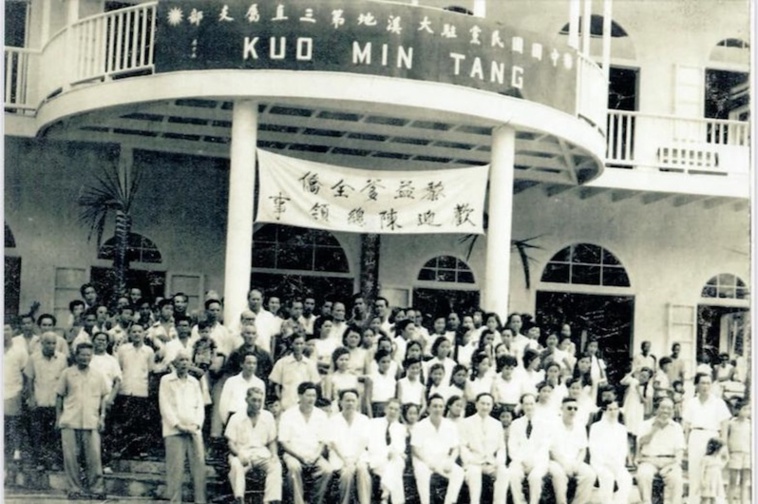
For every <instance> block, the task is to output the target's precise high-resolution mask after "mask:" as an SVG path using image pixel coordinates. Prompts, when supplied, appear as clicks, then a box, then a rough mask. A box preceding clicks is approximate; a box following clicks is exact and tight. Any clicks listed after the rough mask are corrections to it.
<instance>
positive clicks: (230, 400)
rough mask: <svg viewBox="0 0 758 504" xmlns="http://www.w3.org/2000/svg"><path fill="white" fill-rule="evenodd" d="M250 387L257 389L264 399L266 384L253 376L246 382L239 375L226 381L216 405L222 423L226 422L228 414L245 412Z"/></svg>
mask: <svg viewBox="0 0 758 504" xmlns="http://www.w3.org/2000/svg"><path fill="white" fill-rule="evenodd" d="M251 387H257V388H259V389H260V390H261V391H262V392H263V397H266V384H265V383H263V380H261V379H260V378H258V377H257V376H255V375H252V376H251V377H250V379H249V380H246V379H245V377H244V376H243V375H242V373H240V374H238V375H235V376H232V377H230V378H229V379H228V380H226V383H224V388H223V389H222V390H221V398H220V399H219V404H218V410H219V413H220V414H221V419H222V421H226V420H227V418H228V417H229V414H230V413H236V412H237V411H245V410H247V390H248V389H249V388H251Z"/></svg>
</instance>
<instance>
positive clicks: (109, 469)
mask: <svg viewBox="0 0 758 504" xmlns="http://www.w3.org/2000/svg"><path fill="white" fill-rule="evenodd" d="M103 474H113V469H111V468H110V467H109V466H105V467H103Z"/></svg>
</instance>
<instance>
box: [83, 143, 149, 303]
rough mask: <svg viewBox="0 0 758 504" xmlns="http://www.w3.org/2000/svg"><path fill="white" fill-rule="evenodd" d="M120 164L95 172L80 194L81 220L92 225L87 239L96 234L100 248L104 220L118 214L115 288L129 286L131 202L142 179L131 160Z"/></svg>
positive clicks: (115, 235)
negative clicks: (127, 276)
mask: <svg viewBox="0 0 758 504" xmlns="http://www.w3.org/2000/svg"><path fill="white" fill-rule="evenodd" d="M121 159H122V161H120V162H119V165H118V166H114V165H110V166H109V167H107V168H106V169H105V170H104V171H103V173H102V175H99V176H98V175H96V176H95V178H96V179H97V182H96V183H95V184H92V185H86V186H84V187H83V188H82V191H81V193H80V195H79V206H80V207H81V213H80V215H79V219H80V221H81V222H82V223H83V224H84V225H85V226H86V227H87V228H88V229H89V235H88V236H87V240H92V237H93V235H94V236H96V237H97V248H98V250H99V249H100V246H101V244H102V240H103V231H104V230H105V224H106V222H107V220H108V218H109V216H110V215H111V214H113V215H114V216H115V229H114V233H113V235H114V238H115V250H114V253H113V269H114V272H115V286H114V287H115V292H117V293H121V292H123V291H124V290H125V289H126V273H127V271H129V258H128V256H127V246H128V243H127V242H128V238H129V232H130V231H131V227H132V217H131V211H132V205H133V204H134V196H135V194H136V193H137V189H138V188H139V184H140V180H141V172H140V171H133V170H132V169H131V166H128V165H131V163H129V162H127V161H124V156H122V157H121Z"/></svg>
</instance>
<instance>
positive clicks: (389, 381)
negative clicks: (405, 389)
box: [369, 369, 397, 402]
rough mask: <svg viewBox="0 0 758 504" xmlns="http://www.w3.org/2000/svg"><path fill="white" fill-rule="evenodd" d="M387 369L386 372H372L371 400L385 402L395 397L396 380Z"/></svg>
mask: <svg viewBox="0 0 758 504" xmlns="http://www.w3.org/2000/svg"><path fill="white" fill-rule="evenodd" d="M391 371H392V370H391V369H389V370H387V374H381V373H379V372H374V373H372V374H371V375H369V377H370V378H371V402H386V401H389V400H390V399H392V398H393V397H395V392H396V390H397V380H395V375H394V374H392V373H391Z"/></svg>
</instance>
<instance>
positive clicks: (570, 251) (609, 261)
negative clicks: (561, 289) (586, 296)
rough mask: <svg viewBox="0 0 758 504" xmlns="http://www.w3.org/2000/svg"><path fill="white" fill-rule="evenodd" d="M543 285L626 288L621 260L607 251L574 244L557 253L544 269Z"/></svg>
mask: <svg viewBox="0 0 758 504" xmlns="http://www.w3.org/2000/svg"><path fill="white" fill-rule="evenodd" d="M542 281H543V282H553V283H564V284H578V285H602V286H607V287H629V286H630V283H629V276H628V275H627V274H626V270H625V269H624V266H623V265H622V264H621V261H619V260H618V258H617V257H616V256H615V255H613V254H612V253H611V252H610V251H608V250H607V249H605V248H603V247H600V246H599V245H593V244H591V243H576V244H574V245H569V246H568V247H566V248H564V249H562V250H560V251H559V252H558V253H557V254H555V255H554V256H553V257H552V258H551V259H550V261H549V262H548V263H547V266H545V271H544V272H543V273H542Z"/></svg>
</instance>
